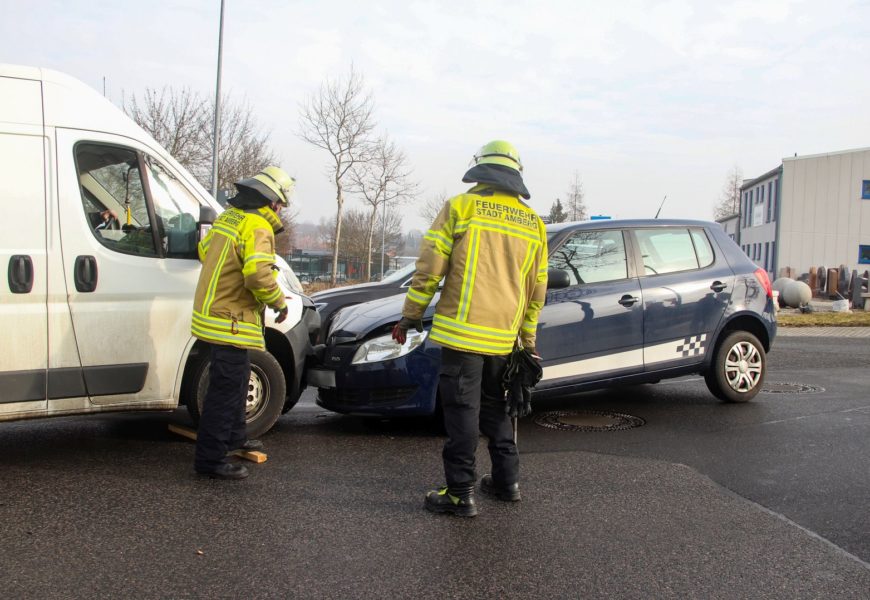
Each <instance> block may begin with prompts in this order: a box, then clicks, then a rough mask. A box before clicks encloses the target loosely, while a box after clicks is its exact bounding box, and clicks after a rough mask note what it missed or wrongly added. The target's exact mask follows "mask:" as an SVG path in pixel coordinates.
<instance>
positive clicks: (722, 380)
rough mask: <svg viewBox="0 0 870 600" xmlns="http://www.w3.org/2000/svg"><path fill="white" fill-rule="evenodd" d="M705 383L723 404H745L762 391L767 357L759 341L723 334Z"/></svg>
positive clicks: (743, 335) (747, 335)
mask: <svg viewBox="0 0 870 600" xmlns="http://www.w3.org/2000/svg"><path fill="white" fill-rule="evenodd" d="M722 335H723V336H724V339H722V341H721V342H720V343H719V344H718V345H717V346H716V350H715V352H714V354H713V359H712V361H711V362H710V368H709V369H707V372H706V373H704V381H705V382H706V383H707V387H708V388H709V389H710V391H711V392H712V393H713V395H714V396H716V397H717V398H719V399H720V400H724V401H725V402H748V401H750V400H752V399H753V398H754V397H755V396H756V394H758V392H759V391H760V390H761V385H762V383H763V382H764V375H765V373H766V372H767V355H766V354H765V352H764V346H762V345H761V342H759V341H758V338H757V337H755V336H754V335H752V334H751V333H749V332H748V331H731V332H724V333H723V334H722Z"/></svg>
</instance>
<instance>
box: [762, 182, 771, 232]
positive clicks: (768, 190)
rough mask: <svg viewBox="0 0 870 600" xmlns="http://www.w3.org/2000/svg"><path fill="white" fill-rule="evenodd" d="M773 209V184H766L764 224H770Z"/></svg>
mask: <svg viewBox="0 0 870 600" xmlns="http://www.w3.org/2000/svg"><path fill="white" fill-rule="evenodd" d="M772 209H773V182H772V181H771V182H770V183H768V184H767V219H766V220H765V221H764V222H765V223H770V215H771V210H772Z"/></svg>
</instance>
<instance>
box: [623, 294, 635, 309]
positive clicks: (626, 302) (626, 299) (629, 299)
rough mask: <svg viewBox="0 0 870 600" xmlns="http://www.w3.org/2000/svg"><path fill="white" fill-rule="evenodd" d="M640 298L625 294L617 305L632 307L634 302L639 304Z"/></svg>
mask: <svg viewBox="0 0 870 600" xmlns="http://www.w3.org/2000/svg"><path fill="white" fill-rule="evenodd" d="M639 301H640V298H638V297H637V296H632V295H631V294H626V295H625V296H623V297H622V298H620V299H619V303H620V304H622V305H623V306H632V305H633V304H634V303H635V302H639Z"/></svg>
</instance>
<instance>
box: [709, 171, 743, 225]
mask: <svg viewBox="0 0 870 600" xmlns="http://www.w3.org/2000/svg"><path fill="white" fill-rule="evenodd" d="M741 185H743V171H742V170H741V169H740V167H738V166H737V165H734V166H733V167H732V168H731V170H730V171H728V175H727V176H726V177H725V183H724V184H722V193H721V194H719V202H718V203H717V204H716V206H715V207H714V208H713V217H714V218H716V219H722V218H725V217H730V216H733V215H736V214H739V213H740V186H741Z"/></svg>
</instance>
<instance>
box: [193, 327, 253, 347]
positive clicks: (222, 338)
mask: <svg viewBox="0 0 870 600" xmlns="http://www.w3.org/2000/svg"><path fill="white" fill-rule="evenodd" d="M190 332H191V333H192V334H193V335H194V336H196V337H197V338H199V339H201V340H205V341H207V342H226V343H228V344H230V345H233V346H245V347H246V348H254V349H257V350H263V349H264V348H265V347H266V344H265V342H264V341H263V338H262V337H260V338H257V339H253V338H246V337H241V336H238V335H231V334H222V333H218V332H215V331H212V330H202V329H199V328H196V327H191V328H190Z"/></svg>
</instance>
